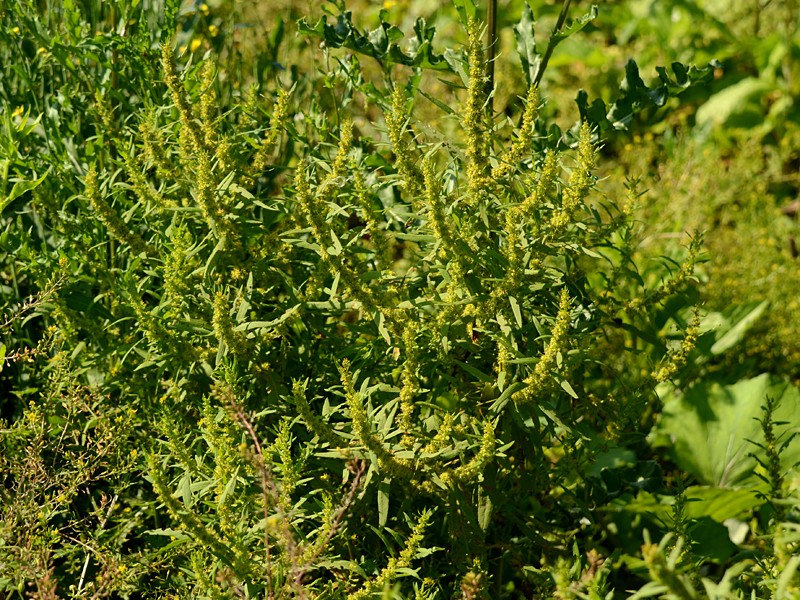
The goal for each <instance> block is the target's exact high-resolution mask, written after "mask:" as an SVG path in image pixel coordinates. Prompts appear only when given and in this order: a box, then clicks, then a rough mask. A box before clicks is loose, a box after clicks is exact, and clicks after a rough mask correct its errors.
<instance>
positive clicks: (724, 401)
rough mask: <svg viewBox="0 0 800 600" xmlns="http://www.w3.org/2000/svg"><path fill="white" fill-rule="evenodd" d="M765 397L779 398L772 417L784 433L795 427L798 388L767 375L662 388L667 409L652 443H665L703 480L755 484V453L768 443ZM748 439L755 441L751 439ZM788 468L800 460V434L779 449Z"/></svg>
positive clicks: (799, 396) (799, 397) (732, 484)
mask: <svg viewBox="0 0 800 600" xmlns="http://www.w3.org/2000/svg"><path fill="white" fill-rule="evenodd" d="M767 396H770V397H772V398H775V399H776V401H777V408H776V411H775V415H774V419H775V421H776V422H784V424H782V425H776V427H775V429H776V433H777V434H778V435H779V436H780V435H782V434H785V433H786V432H787V431H788V430H790V429H792V428H796V427H797V415H798V414H800V390H798V389H797V388H795V387H794V386H792V385H791V384H789V383H788V382H786V381H783V380H781V379H778V378H776V377H771V376H770V375H768V374H764V375H760V376H758V377H756V378H754V379H749V380H745V381H739V382H737V383H735V384H733V385H722V384H720V383H717V382H714V381H702V382H700V383H698V384H696V385H694V386H692V387H691V388H689V389H688V390H686V391H685V392H681V391H680V390H677V389H675V388H669V389H668V390H666V391H662V399H663V402H664V410H663V413H662V415H661V419H660V421H659V423H658V425H656V427H655V428H654V430H653V434H652V443H653V445H654V446H656V447H664V448H667V449H668V451H669V452H670V454H671V455H672V457H673V459H674V460H675V461H676V462H677V464H678V465H679V466H680V467H681V468H682V469H684V470H686V471H688V472H690V473H691V474H693V475H694V476H695V477H697V478H698V480H699V481H701V482H702V483H704V484H707V485H715V486H718V487H730V488H735V487H742V486H750V487H752V486H754V485H757V484H758V482H759V481H760V480H759V479H758V478H757V477H756V476H755V475H754V473H753V469H754V467H755V465H756V461H755V459H754V458H753V457H752V456H751V454H756V455H757V456H759V457H761V458H762V459H763V450H762V449H761V448H759V447H758V446H757V445H756V444H763V443H764V435H763V432H762V431H761V425H760V424H759V423H758V421H756V419H757V418H760V417H761V415H762V411H761V406H762V405H763V404H764V401H765V399H766V397H767ZM748 440H752V442H751V441H748ZM781 461H782V464H783V467H784V468H785V469H790V468H796V465H798V464H800V439H794V440H793V441H792V442H791V443H790V444H789V445H788V446H787V447H786V448H785V449H784V450H783V452H781Z"/></svg>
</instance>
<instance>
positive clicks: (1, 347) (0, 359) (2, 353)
mask: <svg viewBox="0 0 800 600" xmlns="http://www.w3.org/2000/svg"><path fill="white" fill-rule="evenodd" d="M5 359H6V345H5V344H0V373H2V372H3V367H4V366H5V364H6V360H5Z"/></svg>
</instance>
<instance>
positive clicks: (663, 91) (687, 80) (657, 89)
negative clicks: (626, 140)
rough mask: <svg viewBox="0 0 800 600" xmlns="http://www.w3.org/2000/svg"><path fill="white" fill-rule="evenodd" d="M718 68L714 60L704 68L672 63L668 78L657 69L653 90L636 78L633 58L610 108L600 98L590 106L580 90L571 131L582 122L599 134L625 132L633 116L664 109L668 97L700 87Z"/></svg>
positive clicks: (637, 69)
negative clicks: (651, 109)
mask: <svg viewBox="0 0 800 600" xmlns="http://www.w3.org/2000/svg"><path fill="white" fill-rule="evenodd" d="M719 66H720V65H719V63H718V62H717V61H712V62H710V63H708V65H706V66H705V67H702V68H697V67H695V66H690V67H686V66H685V65H683V64H681V63H678V62H674V63H672V65H671V68H672V73H673V76H670V75H669V73H668V72H667V69H666V68H664V67H656V72H657V73H658V77H659V82H658V83H657V84H656V85H654V86H653V87H652V88H651V87H648V86H647V84H645V83H644V81H643V80H642V78H641V76H640V75H639V66H638V65H637V64H636V61H634V60H633V59H631V60H629V61H628V64H627V65H626V66H625V79H623V81H622V83H620V86H619V89H620V92H621V95H620V96H619V97H618V98H617V100H616V101H615V102H614V103H613V104H612V105H611V106H610V107H609V108H606V105H605V103H604V102H603V101H602V100H600V99H599V98H598V99H596V100H594V101H593V102H592V103H589V95H588V94H587V93H586V92H585V91H584V90H580V91H579V92H578V95H577V97H576V98H575V102H576V103H577V105H578V110H579V112H580V115H581V119H580V121H579V122H578V123H577V124H576V125H575V126H573V128H572V130H571V131H572V132H573V133H574V132H577V130H578V128H579V127H580V124H581V123H583V122H584V121H586V122H588V123H589V125H591V126H592V127H595V128H597V129H598V130H599V133H600V134H602V133H604V132H606V131H609V130H614V129H621V130H624V129H627V128H628V127H629V125H630V124H631V122H632V121H633V118H634V116H635V115H636V114H638V113H640V112H641V111H643V110H646V109H648V108H657V107H661V106H664V105H665V104H666V102H667V100H668V99H669V98H672V97H675V96H678V95H679V94H681V93H683V92H684V91H686V90H688V89H690V88H692V87H696V86H703V85H706V84H707V83H708V81H709V80H710V79H711V77H712V75H713V73H714V69H716V68H718V67H719Z"/></svg>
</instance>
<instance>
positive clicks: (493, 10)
mask: <svg viewBox="0 0 800 600" xmlns="http://www.w3.org/2000/svg"><path fill="white" fill-rule="evenodd" d="M486 37H487V40H486V95H487V96H488V97H489V104H488V110H489V113H490V114H491V113H493V112H494V107H493V104H494V96H493V92H494V57H495V46H496V44H497V0H487V1H486Z"/></svg>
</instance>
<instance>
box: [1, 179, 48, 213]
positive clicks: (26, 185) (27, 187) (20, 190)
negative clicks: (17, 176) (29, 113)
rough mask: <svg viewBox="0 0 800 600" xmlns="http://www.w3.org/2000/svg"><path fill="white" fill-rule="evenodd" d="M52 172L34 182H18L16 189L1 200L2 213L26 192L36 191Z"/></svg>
mask: <svg viewBox="0 0 800 600" xmlns="http://www.w3.org/2000/svg"><path fill="white" fill-rule="evenodd" d="M49 173H50V172H49V171H48V172H47V173H45V174H44V175H42V176H41V177H40V178H39V179H34V180H32V181H17V182H16V183H15V184H14V187H12V188H11V192H10V193H9V194H8V196H6V197H5V198H2V199H0V213H1V212H3V211H4V210H5V209H6V207H7V206H8V205H9V204H11V203H12V202H13V201H14V200H16V199H17V198H19V197H20V196H22V194H24V193H25V192H30V191H31V190H34V189H36V188H37V187H39V186H40V185H41V183H42V182H43V181H44V180H45V178H46V177H47V175H48V174H49Z"/></svg>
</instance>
